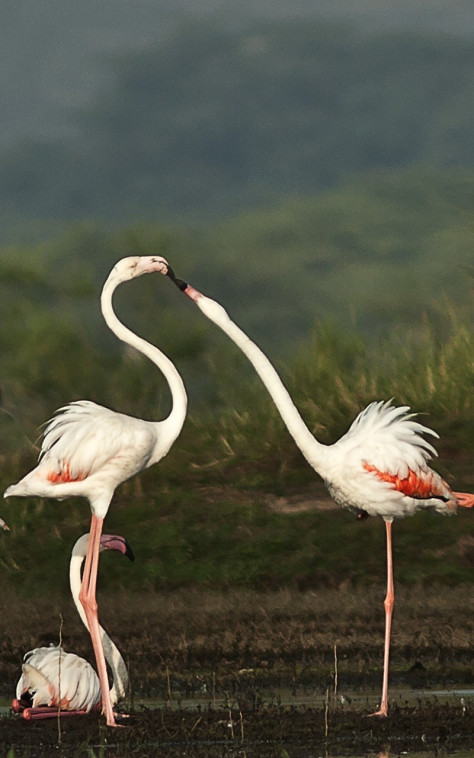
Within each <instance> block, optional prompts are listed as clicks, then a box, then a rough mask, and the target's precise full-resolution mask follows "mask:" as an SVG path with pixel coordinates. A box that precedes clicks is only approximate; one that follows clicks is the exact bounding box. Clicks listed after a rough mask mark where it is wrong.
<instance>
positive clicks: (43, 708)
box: [12, 533, 134, 721]
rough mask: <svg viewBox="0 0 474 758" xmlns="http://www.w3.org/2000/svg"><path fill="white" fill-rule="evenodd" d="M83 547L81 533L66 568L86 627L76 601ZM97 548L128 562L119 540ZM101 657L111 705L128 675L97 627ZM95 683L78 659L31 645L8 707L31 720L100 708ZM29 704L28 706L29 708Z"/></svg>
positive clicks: (109, 538) (85, 538)
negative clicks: (107, 668) (109, 683)
mask: <svg viewBox="0 0 474 758" xmlns="http://www.w3.org/2000/svg"><path fill="white" fill-rule="evenodd" d="M88 545H89V534H88V533H87V534H83V535H82V537H79V539H78V540H77V542H76V543H75V545H74V547H73V549H72V554H71V561H70V564H69V585H70V588H71V595H72V598H73V600H74V604H75V606H76V608H77V610H78V613H79V615H80V617H81V619H82V622H83V624H84V625H85V627H86V629H87V628H88V627H87V619H86V616H85V613H84V609H83V607H82V605H81V603H80V601H79V592H80V589H81V567H82V564H83V562H84V558H85V557H86V553H87V548H88ZM100 550H117V551H118V552H120V553H122V554H123V555H125V556H127V558H129V559H130V560H132V561H133V560H134V557H133V553H132V551H131V549H130V546H129V545H128V543H127V542H126V540H125V539H124V538H123V537H120V536H116V535H111V534H102V535H101V537H100ZM99 630H100V634H101V638H102V642H103V644H104V650H105V657H106V659H107V663H108V664H109V666H110V669H111V671H112V678H113V684H112V689H111V690H110V699H111V702H112V705H115V704H116V703H117V702H118V701H119V700H121V699H122V698H123V697H125V694H126V691H127V687H128V672H127V668H126V666H125V662H124V660H123V658H122V656H121V654H120V651H119V650H118V648H117V646H116V645H115V643H114V642H113V641H112V640H111V639H110V637H109V636H108V634H107V632H106V631H105V629H103V628H102V627H101V626H99ZM100 702H101V693H100V682H99V677H98V676H97V674H96V672H95V671H94V669H93V668H92V666H91V665H90V663H88V662H87V661H86V660H84V658H80V657H79V656H78V655H75V653H65V652H64V650H63V649H62V647H60V646H50V647H37V648H35V649H34V650H30V651H29V652H28V653H26V655H25V657H24V663H23V666H22V674H21V676H20V679H19V680H18V684H17V687H16V699H15V700H13V702H12V709H13V710H14V711H15V712H16V713H21V714H22V716H23V718H24V719H26V720H28V721H32V720H34V719H45V718H53V717H57V716H58V714H59V715H61V716H74V715H78V714H81V715H82V714H86V713H89V712H90V711H91V710H97V709H98V708H100ZM31 706H32V707H31Z"/></svg>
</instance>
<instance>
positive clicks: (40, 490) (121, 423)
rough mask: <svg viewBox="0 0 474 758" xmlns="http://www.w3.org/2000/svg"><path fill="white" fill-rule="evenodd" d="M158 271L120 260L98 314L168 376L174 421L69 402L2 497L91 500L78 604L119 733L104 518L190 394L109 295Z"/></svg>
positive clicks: (164, 445) (140, 261) (162, 265)
mask: <svg viewBox="0 0 474 758" xmlns="http://www.w3.org/2000/svg"><path fill="white" fill-rule="evenodd" d="M155 271H158V272H162V273H166V261H165V260H164V259H163V258H160V257H157V256H141V257H138V256H134V257H130V258H123V259H122V260H120V261H119V262H118V263H117V264H116V265H115V266H114V268H113V269H112V271H111V272H110V274H109V276H108V278H107V280H106V282H105V284H104V287H103V289H102V294H101V309H102V314H103V317H104V319H105V322H106V324H107V326H108V327H109V328H110V329H111V331H112V332H113V333H114V334H115V335H116V336H117V337H118V338H119V339H120V340H122V342H125V343H126V344H127V345H130V346H131V347H133V348H135V349H136V350H138V351H139V352H140V353H143V355H145V356H147V358H149V359H150V360H151V361H152V362H153V363H154V364H155V365H156V366H157V367H158V368H159V369H160V370H161V371H162V372H163V374H164V376H165V378H166V380H167V382H168V384H169V387H170V391H171V396H172V401H173V406H172V410H171V412H170V414H169V416H168V417H167V418H165V419H164V420H162V421H153V422H152V421H144V420H142V419H137V418H134V417H132V416H126V415H124V414H122V413H116V412H115V411H111V410H109V409H108V408H104V407H103V406H100V405H97V404H96V403H92V402H90V401H86V400H80V401H77V402H73V403H70V404H69V405H66V406H65V407H63V408H60V409H59V410H58V411H57V412H56V415H55V416H54V417H53V418H52V419H51V420H50V421H49V423H48V424H47V426H46V429H45V432H44V436H43V441H42V445H41V451H40V457H39V463H38V465H37V466H36V468H34V469H33V470H32V471H30V473H29V474H27V475H26V476H25V477H24V478H23V479H21V480H20V481H19V482H18V483H17V484H13V485H11V486H10V487H8V489H7V490H6V491H5V494H4V497H11V496H12V495H15V496H20V497H28V496H30V495H37V496H39V497H51V498H56V499H58V500H63V499H65V498H67V497H73V496H76V497H77V496H79V497H85V498H87V499H88V500H89V503H90V507H91V511H92V518H91V527H90V534H91V539H90V543H89V548H88V551H87V556H86V562H85V567H84V574H83V578H82V585H81V591H80V594H79V599H80V602H81V603H82V605H83V607H84V611H85V614H86V617H87V625H88V628H89V631H90V635H91V639H92V644H93V647H94V652H95V657H96V661H97V672H98V674H99V680H100V686H101V692H102V707H103V712H104V714H105V716H106V718H107V724H108V726H116V722H115V718H114V714H113V710H112V704H111V702H110V696H109V687H108V679H107V667H106V663H105V657H104V651H103V646H102V643H101V639H100V633H99V627H98V619H97V601H96V582H97V569H98V562H99V546H100V535H101V533H102V526H103V522H104V518H105V516H106V514H107V511H108V509H109V505H110V502H111V500H112V497H113V494H114V491H115V489H116V487H118V485H119V484H121V483H122V482H124V481H126V480H127V479H129V478H130V477H132V476H134V475H135V474H137V473H138V472H140V471H142V470H143V469H146V468H148V467H149V466H151V465H153V464H154V463H158V461H160V460H161V459H162V458H163V457H164V456H165V455H166V454H167V453H168V452H169V450H170V448H171V446H172V445H173V442H174V441H175V440H176V438H177V437H178V435H179V433H180V431H181V429H182V427H183V424H184V420H185V417H186V406H187V396H186V390H185V388H184V384H183V381H182V379H181V377H180V375H179V373H178V371H177V370H176V368H175V366H174V365H173V363H172V362H171V361H170V360H169V358H167V357H166V356H165V355H164V354H163V353H162V352H161V351H160V350H158V348H157V347H154V346H153V345H150V343H148V342H146V341H145V340H144V339H142V338H141V337H138V336H137V335H136V334H134V333H133V332H132V331H130V329H128V328H127V327H126V326H124V325H123V324H122V323H121V322H120V321H119V320H118V318H117V316H116V315H115V312H114V310H113V307H112V295H113V293H114V291H115V289H116V288H117V287H118V285H119V284H121V283H122V282H126V281H128V280H130V279H135V278H137V277H138V276H141V275H142V274H146V273H152V272H155Z"/></svg>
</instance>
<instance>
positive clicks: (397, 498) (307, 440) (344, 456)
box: [163, 265, 474, 716]
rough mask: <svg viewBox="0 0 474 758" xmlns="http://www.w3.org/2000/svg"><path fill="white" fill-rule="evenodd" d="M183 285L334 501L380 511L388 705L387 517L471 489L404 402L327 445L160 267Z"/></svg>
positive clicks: (222, 323)
mask: <svg viewBox="0 0 474 758" xmlns="http://www.w3.org/2000/svg"><path fill="white" fill-rule="evenodd" d="M163 273H165V274H167V275H168V276H169V277H170V278H171V279H172V280H173V281H174V282H175V284H176V285H177V286H178V287H179V289H181V290H182V291H183V292H184V293H185V294H186V295H187V296H188V297H189V298H190V299H191V300H192V301H193V302H194V303H195V304H196V305H197V306H198V307H199V309H200V310H201V311H202V313H203V314H204V315H205V316H207V318H208V319H210V320H211V321H213V322H214V323H215V324H216V325H217V326H218V327H220V329H222V331H223V332H225V334H227V336H228V337H230V339H231V340H232V341H233V342H235V344H236V345H237V346H238V347H239V348H240V349H241V350H242V352H243V353H244V355H246V356H247V358H248V359H249V361H250V362H251V363H252V365H253V366H254V368H255V370H256V371H257V373H258V375H259V376H260V378H261V380H262V382H263V383H264V385H265V387H266V388H267V390H268V392H269V393H270V395H271V397H272V399H273V402H274V403H275V405H276V407H277V409H278V411H279V413H280V415H281V417H282V419H283V421H284V423H285V425H286V427H287V429H288V431H289V433H290V434H291V436H292V437H293V439H294V441H295V443H296V445H297V446H298V448H299V449H300V451H301V452H302V454H303V455H304V457H305V458H306V460H307V461H308V463H309V464H310V466H312V467H313V469H314V470H315V471H316V472H317V473H318V474H319V475H320V476H321V477H322V479H323V480H324V482H325V484H326V486H327V488H328V490H329V492H330V494H331V495H332V497H333V498H334V500H335V501H336V503H338V504H339V505H342V506H344V507H345V508H350V509H351V510H354V511H355V512H356V513H357V514H359V515H366V514H368V515H370V516H382V518H383V519H384V521H385V528H386V537H387V592H386V597H385V601H384V606H385V651H384V673H383V685H382V697H381V702H380V707H379V709H378V710H377V711H376V713H374V714H372V715H374V716H386V715H387V713H388V671H389V651H390V631H391V623H392V611H393V603H394V589H393V563H392V521H393V519H394V518H400V517H403V516H411V515H413V514H414V513H415V512H416V511H418V510H420V509H421V508H428V509H432V510H435V511H437V512H438V513H442V514H445V515H451V514H453V513H455V512H456V510H457V507H458V505H460V506H464V507H472V506H474V495H470V494H467V493H460V492H453V491H452V490H451V489H450V487H449V486H448V485H447V484H446V482H445V481H443V479H442V478H441V477H440V476H439V475H438V474H437V473H436V472H435V471H433V470H432V469H431V468H430V467H429V465H428V461H429V460H430V458H431V457H432V456H433V455H436V451H435V449H434V447H433V446H432V445H431V444H430V443H429V442H428V441H427V440H425V439H424V438H423V436H422V435H423V434H429V435H431V436H433V437H438V435H437V434H436V432H434V431H432V430H431V429H428V428H427V427H426V426H423V425H422V424H420V423H419V422H417V421H415V420H414V418H413V416H414V414H412V413H409V410H410V409H409V408H408V407H407V406H402V407H394V406H392V405H391V403H390V401H389V402H374V403H371V404H370V405H369V406H368V407H367V408H365V410H363V411H362V412H361V413H360V414H359V415H358V416H357V418H356V419H355V421H353V423H352V425H351V427H350V428H349V430H348V431H347V432H346V434H344V436H343V437H341V439H339V440H338V441H337V442H335V443H334V444H333V445H324V444H322V443H321V442H318V440H317V439H315V437H314V435H313V434H312V433H311V432H310V430H309V429H308V427H307V426H306V424H305V423H304V421H303V419H302V418H301V416H300V414H299V412H298V410H297V408H296V406H295V404H294V403H293V400H292V399H291V397H290V395H289V393H288V391H287V389H286V387H285V386H284V384H283V382H282V381H281V379H280V377H279V375H278V374H277V372H276V370H275V369H274V367H273V365H272V364H271V363H270V361H269V360H268V358H267V356H266V355H265V354H264V353H263V352H262V350H260V348H259V347H258V346H257V345H256V344H255V343H254V342H252V341H251V340H250V338H249V337H248V336H247V335H246V334H245V333H244V332H243V331H242V329H240V327H238V326H237V324H235V323H234V322H233V321H232V320H231V318H230V317H229V315H228V313H227V312H226V311H225V309H224V308H223V307H222V306H221V305H220V304H219V303H217V302H216V301H215V300H211V299H210V298H209V297H206V296H205V295H203V294H202V293H201V292H199V291H198V290H196V289H195V288H194V287H192V286H191V285H189V284H187V283H186V282H183V281H182V280H181V279H177V278H176V276H175V275H174V273H173V270H172V269H171V268H170V266H169V265H168V266H167V267H166V270H165V268H164V269H163Z"/></svg>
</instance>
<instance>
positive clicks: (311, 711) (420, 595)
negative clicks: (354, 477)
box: [0, 584, 474, 758]
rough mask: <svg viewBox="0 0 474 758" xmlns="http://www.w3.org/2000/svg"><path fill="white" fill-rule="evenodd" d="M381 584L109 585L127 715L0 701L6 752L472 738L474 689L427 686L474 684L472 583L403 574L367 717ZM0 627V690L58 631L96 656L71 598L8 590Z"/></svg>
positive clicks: (298, 747)
mask: <svg viewBox="0 0 474 758" xmlns="http://www.w3.org/2000/svg"><path fill="white" fill-rule="evenodd" d="M383 596H384V588H383V585H380V584H377V585H374V586H372V587H370V588H367V589H365V588H361V589H358V590H353V589H351V588H349V587H347V588H344V587H342V588H339V589H338V590H331V591H320V592H314V591H311V592H296V591H295V592H293V591H290V590H287V589H286V590H281V591H279V592H274V593H271V594H267V593H255V592H250V591H244V590H242V591H238V590H233V591H229V592H228V593H225V594H217V593H210V592H197V591H196V592H191V591H182V592H174V593H172V594H170V595H168V596H163V595H159V594H156V595H147V596H143V597H133V598H132V597H130V598H128V599H127V602H126V603H122V605H121V607H118V606H117V603H116V600H115V599H114V598H113V597H103V598H102V599H101V606H100V607H101V618H102V621H103V623H104V626H106V628H107V629H108V631H109V633H110V634H111V636H112V637H113V638H114V639H115V640H116V642H117V643H118V644H119V646H120V648H121V650H122V652H123V654H124V657H125V659H126V662H127V664H128V667H129V670H130V677H131V691H130V696H129V698H128V699H127V700H126V701H125V703H123V705H122V710H124V711H126V712H127V713H128V714H130V715H129V718H127V719H126V721H125V722H124V723H125V724H126V726H124V727H122V728H119V729H115V730H114V729H112V730H110V729H108V728H107V727H105V725H104V720H103V718H102V717H99V716H94V715H91V716H88V717H78V718H74V719H69V720H65V719H64V720H62V723H61V730H60V733H59V731H58V724H57V721H56V719H54V720H52V721H49V722H36V723H26V722H24V721H23V720H22V719H21V718H19V717H17V716H6V717H4V718H2V719H1V720H0V755H2V756H3V755H7V753H8V750H9V749H10V748H12V747H13V748H14V755H15V756H28V757H29V756H35V757H36V756H37V757H38V758H41V757H42V756H50V755H53V754H54V755H59V756H62V755H64V756H82V755H84V756H88V757H89V758H90V756H92V755H97V756H98V755H105V756H139V755H140V756H146V755H154V756H155V755H156V756H170V758H172V757H173V758H174V756H209V757H210V758H212V757H213V756H247V758H250V757H254V756H259V757H262V758H265V757H266V756H286V755H288V756H289V758H304V757H305V758H306V757H309V756H317V755H324V754H327V755H360V754H361V753H366V752H375V754H378V753H381V754H383V751H385V752H386V754H388V755H391V756H392V755H397V754H398V753H399V752H400V751H406V750H409V751H415V750H422V749H425V750H426V749H433V750H435V749H436V750H439V749H441V748H443V749H446V750H448V751H451V750H455V749H459V748H461V747H462V748H472V747H474V697H473V698H471V697H470V696H469V695H466V696H465V697H464V700H461V696H457V695H451V696H450V697H448V698H445V697H443V696H440V695H439V694H438V695H436V694H433V695H430V696H428V697H426V696H425V695H424V694H421V693H424V692H430V691H431V692H433V691H437V690H448V691H453V690H455V689H459V688H465V689H469V688H470V687H472V685H473V684H474V656H473V642H474V613H473V611H474V607H473V606H474V601H473V596H472V591H471V586H467V585H466V586H461V587H458V588H446V587H444V588H429V589H424V588H423V587H421V586H419V587H417V588H413V587H412V588H406V587H398V588H397V594H396V613H395V616H394V623H393V644H392V666H391V688H392V704H391V710H390V715H389V717H388V718H387V719H379V718H369V717H368V714H370V713H371V712H372V711H373V710H374V709H375V708H376V706H377V702H378V697H379V694H380V686H381V665H382V656H383ZM61 617H62V618H63V622H62V626H61V621H60V620H61ZM46 619H48V621H46ZM38 629H42V632H41V634H38V631H37V630H38ZM0 632H1V640H0V696H2V697H3V698H5V699H10V698H11V697H12V696H13V693H14V689H15V682H16V679H17V678H18V676H19V671H20V667H21V658H22V655H23V653H24V652H25V651H26V650H29V649H30V648H31V647H33V646H35V645H38V644H46V643H48V642H55V643H56V642H57V641H58V638H59V634H60V635H61V638H62V641H63V645H64V647H65V649H67V650H71V651H74V652H77V653H78V654H80V655H84V656H85V657H86V658H88V659H89V660H92V657H91V651H90V647H89V641H88V639H87V635H86V634H85V632H84V629H83V628H82V627H81V625H80V622H79V621H76V619H75V615H74V610H73V608H72V606H71V605H70V603H69V600H64V602H63V603H61V604H59V606H51V605H48V604H47V603H45V602H44V601H41V600H36V601H31V600H29V601H24V602H23V603H22V602H21V601H18V599H15V602H13V599H10V600H9V599H8V598H4V607H3V614H2V619H1V621H0ZM58 745H60V747H58ZM100 746H102V747H100ZM91 750H92V752H91ZM285 751H286V752H285Z"/></svg>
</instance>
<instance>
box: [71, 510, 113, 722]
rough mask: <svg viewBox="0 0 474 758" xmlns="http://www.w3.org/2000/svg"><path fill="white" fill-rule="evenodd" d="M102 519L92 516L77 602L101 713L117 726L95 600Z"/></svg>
mask: <svg viewBox="0 0 474 758" xmlns="http://www.w3.org/2000/svg"><path fill="white" fill-rule="evenodd" d="M103 523H104V519H103V518H97V516H95V515H94V514H92V519H91V529H90V539H89V547H88V550H87V555H86V562H85V566H84V574H83V577H82V584H81V591H80V593H79V600H80V602H81V603H82V606H83V608H84V612H85V614H86V618H87V624H88V627H89V633H90V635H91V640H92V646H93V648H94V654H95V659H96V663H97V674H98V676H99V682H100V689H101V694H102V712H103V713H104V715H105V717H106V719H107V726H117V722H116V721H115V716H114V712H113V708H112V702H111V699H110V689H109V677H108V674H107V664H106V661H105V655H104V646H103V644H102V639H101V636H100V629H99V618H98V613H97V610H98V607H97V599H96V587H97V572H98V568H99V551H100V537H101V534H102V526H103Z"/></svg>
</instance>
